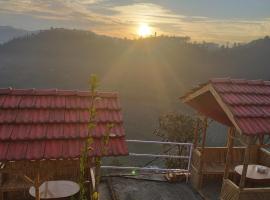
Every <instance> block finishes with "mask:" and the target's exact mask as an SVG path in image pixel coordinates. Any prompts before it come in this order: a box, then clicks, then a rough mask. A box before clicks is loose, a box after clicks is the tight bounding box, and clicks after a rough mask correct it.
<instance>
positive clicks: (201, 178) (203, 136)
mask: <svg viewBox="0 0 270 200" xmlns="http://www.w3.org/2000/svg"><path fill="white" fill-rule="evenodd" d="M207 126H208V124H207V117H205V118H204V120H203V132H202V148H201V157H200V164H199V168H198V175H199V184H198V189H200V188H201V186H202V182H203V174H202V170H203V163H204V147H205V141H206V132H207Z"/></svg>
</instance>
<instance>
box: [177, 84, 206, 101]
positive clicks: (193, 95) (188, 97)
mask: <svg viewBox="0 0 270 200" xmlns="http://www.w3.org/2000/svg"><path fill="white" fill-rule="evenodd" d="M209 86H210V84H209V83H208V84H206V85H204V86H202V87H201V88H199V89H198V90H196V91H194V92H192V93H190V94H188V95H186V96H184V97H182V98H180V99H182V102H183V103H187V102H188V101H191V100H193V99H195V98H196V97H198V96H199V95H201V94H203V93H205V92H207V91H209Z"/></svg>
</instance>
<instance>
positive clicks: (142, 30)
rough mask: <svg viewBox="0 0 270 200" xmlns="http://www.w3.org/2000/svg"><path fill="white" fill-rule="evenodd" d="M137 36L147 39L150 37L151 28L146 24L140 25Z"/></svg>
mask: <svg viewBox="0 0 270 200" xmlns="http://www.w3.org/2000/svg"><path fill="white" fill-rule="evenodd" d="M138 35H139V36H140V37H147V36H150V35H151V28H150V27H149V25H148V24H145V23H143V24H140V26H139V27H138Z"/></svg>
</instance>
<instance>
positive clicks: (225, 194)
mask: <svg viewBox="0 0 270 200" xmlns="http://www.w3.org/2000/svg"><path fill="white" fill-rule="evenodd" d="M220 199H221V200H239V188H238V187H237V186H236V185H235V184H234V183H233V182H232V181H230V180H229V179H225V180H224V182H223V185H222V189H221V195H220Z"/></svg>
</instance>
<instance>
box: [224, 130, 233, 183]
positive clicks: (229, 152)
mask: <svg viewBox="0 0 270 200" xmlns="http://www.w3.org/2000/svg"><path fill="white" fill-rule="evenodd" d="M234 131H235V129H234V128H233V127H230V128H229V130H228V136H227V137H228V140H227V156H226V164H225V169H224V176H223V178H224V179H227V178H228V177H229V172H230V164H231V162H232V154H233V151H232V150H233V136H234Z"/></svg>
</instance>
